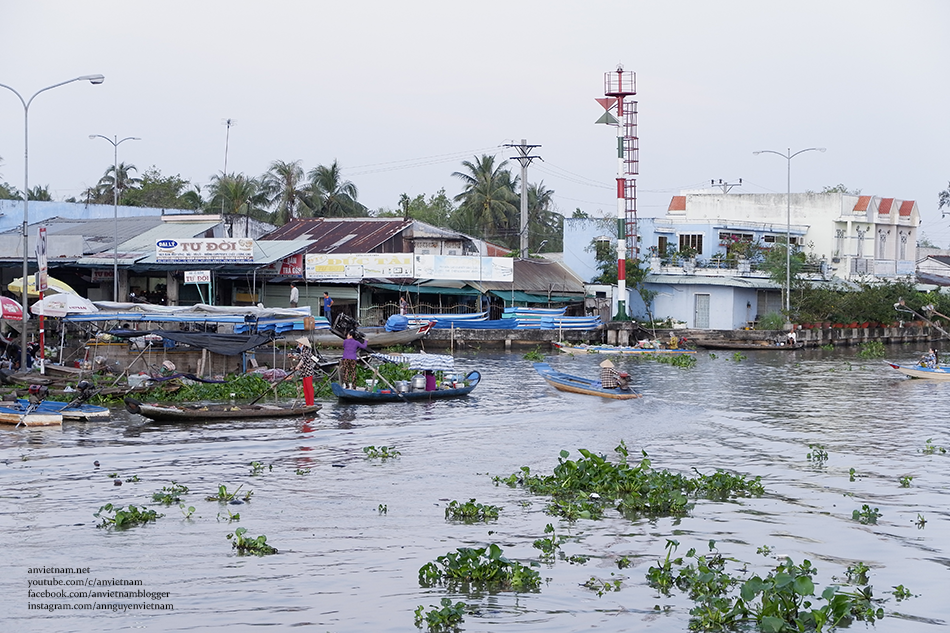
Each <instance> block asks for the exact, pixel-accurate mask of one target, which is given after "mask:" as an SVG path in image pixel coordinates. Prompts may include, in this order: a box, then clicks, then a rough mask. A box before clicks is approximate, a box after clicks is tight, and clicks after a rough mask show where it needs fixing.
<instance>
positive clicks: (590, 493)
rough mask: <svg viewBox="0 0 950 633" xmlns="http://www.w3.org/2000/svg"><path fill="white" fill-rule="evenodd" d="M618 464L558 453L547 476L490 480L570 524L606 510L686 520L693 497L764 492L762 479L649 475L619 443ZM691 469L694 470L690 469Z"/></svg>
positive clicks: (584, 453)
mask: <svg viewBox="0 0 950 633" xmlns="http://www.w3.org/2000/svg"><path fill="white" fill-rule="evenodd" d="M614 450H615V451H616V452H617V453H618V454H619V456H620V462H619V463H611V462H609V461H607V458H606V457H604V456H603V455H595V454H593V453H591V452H590V451H588V450H587V449H579V450H578V452H579V453H580V454H581V458H580V459H578V460H576V461H574V460H570V459H567V458H568V456H569V455H570V453H568V451H561V454H560V457H559V459H558V465H557V466H556V467H555V468H554V473H553V474H551V475H534V474H532V473H531V469H530V468H529V467H528V466H522V467H521V472H519V473H514V474H512V475H510V476H508V477H504V478H502V477H497V476H496V477H494V478H493V481H494V482H495V484H496V485H497V484H499V483H504V484H506V485H508V486H511V487H516V486H521V487H523V488H525V489H527V490H528V491H529V492H531V493H533V494H537V495H547V496H550V497H551V498H552V501H551V502H550V503H549V504H548V506H547V508H546V509H545V511H546V512H547V513H548V514H552V515H555V516H562V517H564V518H566V519H568V520H572V521H573V520H576V519H579V518H580V519H597V518H600V517H601V516H603V513H604V510H606V509H609V508H611V507H612V508H614V509H615V510H617V511H618V512H620V513H621V514H623V515H626V516H629V515H636V514H646V515H651V516H656V515H684V514H686V513H687V511H688V509H689V507H690V498H691V497H705V498H710V499H719V500H725V499H731V498H736V497H745V496H759V495H761V494H763V493H764V492H765V489H764V488H763V486H762V483H761V477H755V478H753V479H747V478H746V477H744V476H742V475H733V474H730V473H727V472H725V471H722V470H717V471H716V473H715V474H712V475H704V474H701V473H699V472H698V471H696V472H697V476H696V477H687V476H685V475H680V474H675V473H671V472H669V471H666V470H659V471H658V470H653V469H652V468H651V467H650V460H649V459H648V458H647V455H646V453H645V452H644V453H643V458H642V459H641V460H640V461H639V462H637V463H635V464H630V463H628V461H627V457H628V452H627V447H626V445H625V444H624V443H623V442H621V443H620V445H619V446H617V448H616V449H614ZM694 470H695V469H694Z"/></svg>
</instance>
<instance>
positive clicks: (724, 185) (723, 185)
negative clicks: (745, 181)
mask: <svg viewBox="0 0 950 633" xmlns="http://www.w3.org/2000/svg"><path fill="white" fill-rule="evenodd" d="M709 186H710V187H719V188H720V189H722V192H723V193H729V192H730V191H732V188H733V187H741V186H742V178H740V179H739V182H729V181H726V182H723V180H722V178H720V179H719V183H718V184H717V183H716V181H715V180H713V179H712V178H710V179H709Z"/></svg>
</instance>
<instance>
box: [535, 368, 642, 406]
mask: <svg viewBox="0 0 950 633" xmlns="http://www.w3.org/2000/svg"><path fill="white" fill-rule="evenodd" d="M534 369H535V370H536V371H537V372H538V373H539V374H541V377H542V378H544V379H545V380H546V381H547V383H548V384H549V385H551V386H552V387H554V388H555V389H557V390H559V391H568V392H570V393H581V394H584V395H586V396H600V397H601V398H612V399H614V400H632V399H634V398H639V397H641V396H640V394H639V393H637V392H636V391H633V390H629V391H624V390H622V389H620V388H619V387H618V388H615V389H604V388H603V387H602V386H601V384H600V381H599V380H590V379H589V378H581V377H580V376H572V375H571V374H565V373H562V372H559V371H557V370H556V369H554V368H552V367H551V366H550V365H549V364H547V363H535V364H534Z"/></svg>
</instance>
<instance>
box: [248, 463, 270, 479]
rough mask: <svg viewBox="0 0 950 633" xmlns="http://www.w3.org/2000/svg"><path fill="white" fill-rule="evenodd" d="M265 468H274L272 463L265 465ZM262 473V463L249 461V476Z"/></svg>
mask: <svg viewBox="0 0 950 633" xmlns="http://www.w3.org/2000/svg"><path fill="white" fill-rule="evenodd" d="M267 470H269V471H272V470H274V465H273V464H271V465H270V466H268V467H267ZM262 474H264V464H263V463H261V462H251V476H252V477H253V476H255V475H262Z"/></svg>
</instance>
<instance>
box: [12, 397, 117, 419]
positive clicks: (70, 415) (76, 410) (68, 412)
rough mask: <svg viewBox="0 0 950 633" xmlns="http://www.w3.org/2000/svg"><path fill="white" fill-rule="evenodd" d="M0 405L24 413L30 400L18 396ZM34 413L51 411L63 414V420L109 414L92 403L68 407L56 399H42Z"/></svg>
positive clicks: (103, 408) (103, 416)
mask: <svg viewBox="0 0 950 633" xmlns="http://www.w3.org/2000/svg"><path fill="white" fill-rule="evenodd" d="M0 407H2V408H4V409H9V410H10V411H14V412H20V413H21V414H22V413H25V412H26V411H28V410H29V407H30V401H29V400H27V399H26V398H20V399H18V400H16V401H10V402H4V403H2V404H0ZM33 412H35V413H52V414H59V415H61V416H63V419H64V420H93V419H104V418H108V417H109V416H110V415H111V414H110V413H109V409H108V408H106V407H99V406H96V405H92V404H81V405H77V406H74V407H70V406H69V403H68V402H60V401H58V400H43V401H42V402H40V403H39V404H38V405H37V406H36V407H34V409H33Z"/></svg>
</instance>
